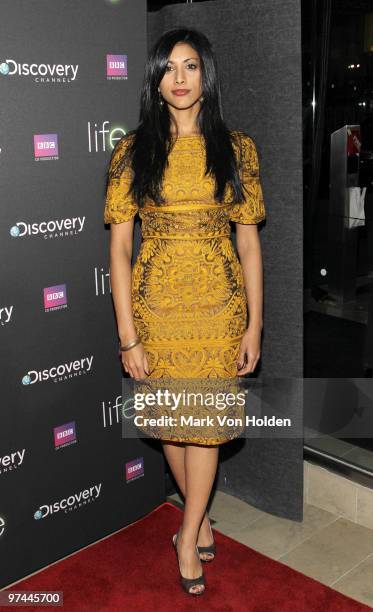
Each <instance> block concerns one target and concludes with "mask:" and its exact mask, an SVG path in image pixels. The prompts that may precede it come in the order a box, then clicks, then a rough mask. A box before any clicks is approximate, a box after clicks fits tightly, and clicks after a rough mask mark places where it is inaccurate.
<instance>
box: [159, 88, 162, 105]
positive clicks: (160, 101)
mask: <svg viewBox="0 0 373 612" xmlns="http://www.w3.org/2000/svg"><path fill="white" fill-rule="evenodd" d="M158 104H159V106H161V107H162V106H163V98H162V95H161V91H160V89H159V88H158Z"/></svg>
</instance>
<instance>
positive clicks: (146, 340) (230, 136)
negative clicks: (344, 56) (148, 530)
mask: <svg viewBox="0 0 373 612" xmlns="http://www.w3.org/2000/svg"><path fill="white" fill-rule="evenodd" d="M108 176H109V180H108V186H107V195H106V204H105V213H104V220H105V222H106V223H111V224H112V226H111V239H110V277H111V286H112V295H113V300H114V306H115V311H116V316H117V324H118V334H119V338H120V343H121V345H122V346H121V351H122V362H123V366H124V369H125V371H126V372H128V373H129V375H130V376H131V377H132V378H134V379H136V380H142V379H146V378H158V379H159V378H162V377H164V376H168V377H170V378H173V379H177V378H188V377H189V378H199V379H207V378H215V379H216V378H218V379H229V378H230V379H231V378H234V377H236V376H237V375H240V376H243V375H244V374H247V373H249V372H253V371H254V369H255V367H256V365H257V362H258V360H259V357H260V341H261V331H262V302H263V287H262V285H263V279H262V277H263V271H262V258H261V247H260V240H259V235H258V230H257V223H259V221H261V220H262V219H264V218H265V210H264V203H263V196H262V189H261V184H260V179H259V165H258V156H257V152H256V148H255V144H254V142H253V141H252V140H251V138H250V137H249V136H247V135H246V134H244V133H243V132H238V131H229V130H228V129H227V127H226V125H225V123H224V121H223V118H222V111H221V101H220V88H219V83H218V77H217V71H216V62H215V59H214V56H213V53H212V50H211V46H210V43H209V41H208V39H207V38H206V37H205V36H204V35H203V34H202V33H200V32H198V31H197V30H191V29H176V30H171V31H168V32H166V33H165V34H164V35H163V36H162V37H161V38H160V39H159V40H158V42H157V43H156V44H155V45H154V47H153V49H152V50H151V53H150V55H149V58H148V62H147V64H146V68H145V77H144V83H143V88H142V94H141V111H140V122H139V126H138V127H137V129H136V130H133V131H132V132H129V133H128V134H127V135H126V136H124V137H123V138H122V139H121V140H120V141H119V142H118V143H117V145H116V147H115V149H114V151H113V154H112V158H111V161H110V167H109V175H108ZM136 213H139V215H140V218H141V220H142V244H141V248H140V252H139V255H138V258H137V260H136V263H135V265H134V268H133V270H131V257H132V240H133V238H132V236H133V219H134V216H135V215H136ZM229 221H233V222H235V223H236V224H237V225H236V232H237V241H236V242H237V251H238V255H239V258H240V261H239V260H238V258H237V256H236V253H235V251H234V249H233V245H232V242H231V238H230V225H229ZM247 306H248V309H249V313H250V321H249V325H248V326H247ZM228 439H231V438H230V437H229V435H228V434H227V432H225V433H224V432H221V431H220V432H219V435H217V437H216V438H215V439H214V438H211V437H209V438H201V437H193V436H190V437H189V438H187V439H186V440H185V439H184V440H182V439H180V440H179V441H177V440H175V439H173V440H171V439H170V438H168V439H167V438H164V439H162V446H163V450H164V453H165V456H166V459H167V461H168V463H169V465H170V468H171V470H172V473H173V475H174V477H175V479H176V481H177V484H178V486H179V487H180V490H181V492H182V494H183V496H184V498H185V511H184V517H183V523H182V526H181V528H180V530H179V532H178V534H177V535H175V536H174V537H173V543H174V546H175V550H176V553H177V558H178V563H179V570H180V574H181V582H182V586H183V588H184V590H185V591H186V592H188V593H191V594H193V595H200V594H202V593H203V592H204V590H205V583H204V577H203V572H202V565H201V561H211V560H212V559H213V558H214V554H215V544H214V541H213V535H212V531H211V526H210V522H209V518H208V515H207V513H206V507H207V503H208V500H209V496H210V492H211V489H212V485H213V482H214V478H215V474H216V469H217V463H218V449H219V445H220V444H222V443H223V442H227V441H228Z"/></svg>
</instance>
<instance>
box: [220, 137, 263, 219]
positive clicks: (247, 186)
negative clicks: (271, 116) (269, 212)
mask: <svg viewBox="0 0 373 612" xmlns="http://www.w3.org/2000/svg"><path fill="white" fill-rule="evenodd" d="M239 161H240V164H239V165H240V171H241V180H242V186H243V191H244V196H245V201H244V202H239V203H237V204H232V206H231V208H230V211H229V219H230V221H235V222H236V223H244V224H247V225H249V224H256V223H259V221H262V220H263V219H265V216H266V211H265V207H264V201H263V191H262V185H261V181H260V174H259V160H258V153H257V150H256V146H255V144H254V141H253V140H252V139H251V138H250V136H248V135H247V134H244V133H243V132H242V133H241V154H240V155H239Z"/></svg>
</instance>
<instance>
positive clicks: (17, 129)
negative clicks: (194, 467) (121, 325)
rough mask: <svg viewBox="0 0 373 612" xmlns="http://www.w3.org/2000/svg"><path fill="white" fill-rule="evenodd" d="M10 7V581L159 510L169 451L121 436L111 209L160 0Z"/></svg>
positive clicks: (4, 487)
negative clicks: (114, 176) (150, 4)
mask: <svg viewBox="0 0 373 612" xmlns="http://www.w3.org/2000/svg"><path fill="white" fill-rule="evenodd" d="M1 9H2V19H1V22H0V86H1V111H0V112H1V135H0V172H1V181H0V198H1V225H0V228H1V229H0V232H1V240H0V258H1V294H0V323H1V325H0V334H1V339H0V356H1V372H2V377H1V378H2V384H1V411H0V551H1V558H2V563H1V566H0V587H4V586H7V585H9V584H11V583H12V582H14V581H16V580H18V579H20V578H22V577H24V576H26V575H28V574H30V573H31V572H34V571H36V570H37V569H39V568H42V567H44V566H45V565H47V564H49V563H52V562H53V561H56V560H58V559H60V558H62V557H64V556H66V555H68V554H69V553H71V552H73V551H76V550H79V549H80V548H81V547H82V546H85V545H87V544H89V543H91V542H94V541H95V540H97V539H99V538H101V537H104V536H105V535H107V534H110V533H112V532H113V531H115V530H117V529H120V528H121V527H124V526H125V525H127V524H128V523H130V522H133V521H134V520H136V519H138V518H139V517H141V516H143V515H144V514H146V513H147V512H149V511H150V510H152V509H153V508H154V507H155V506H156V505H158V504H159V503H160V502H162V501H163V499H164V462H163V457H162V453H160V452H159V448H158V447H157V446H156V445H152V444H151V442H149V441H145V440H139V439H137V440H136V439H133V440H123V439H122V431H121V421H120V403H121V388H122V367H121V364H120V361H119V358H118V353H117V350H118V345H117V340H118V339H117V330H116V324H115V315H114V309H113V302H112V297H111V289H110V270H109V237H110V228H109V227H108V226H105V225H104V222H103V209H104V198H105V185H106V183H105V181H106V172H107V166H108V162H109V160H110V155H111V152H112V149H113V147H114V146H115V143H116V142H117V141H118V139H120V138H121V137H122V136H123V135H124V134H125V133H126V132H128V131H129V130H130V129H133V128H134V127H135V126H136V124H137V121H138V108H139V94H140V87H141V82H142V78H143V68H144V62H145V59H146V52H147V44H146V2H145V0H113V1H109V0H89V1H88V0H76V1H75V2H71V1H69V0H59V2H51V1H50V0H34V2H24V1H22V0H3V2H2V4H1ZM135 232H136V236H137V237H138V235H139V227H138V222H137V223H136V227H135ZM135 238H136V237H135ZM137 243H138V239H137V238H136V244H137Z"/></svg>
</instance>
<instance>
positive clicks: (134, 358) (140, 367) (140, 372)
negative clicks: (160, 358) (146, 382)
mask: <svg viewBox="0 0 373 612" xmlns="http://www.w3.org/2000/svg"><path fill="white" fill-rule="evenodd" d="M122 363H123V367H124V369H125V371H126V372H128V373H129V375H130V376H131V378H134V379H135V380H141V379H143V378H146V376H148V375H149V373H150V372H149V363H148V359H147V357H146V354H145V351H144V347H143V345H142V344H141V342H140V343H139V344H136V346H133V347H132V348H130V349H129V350H128V351H122Z"/></svg>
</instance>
